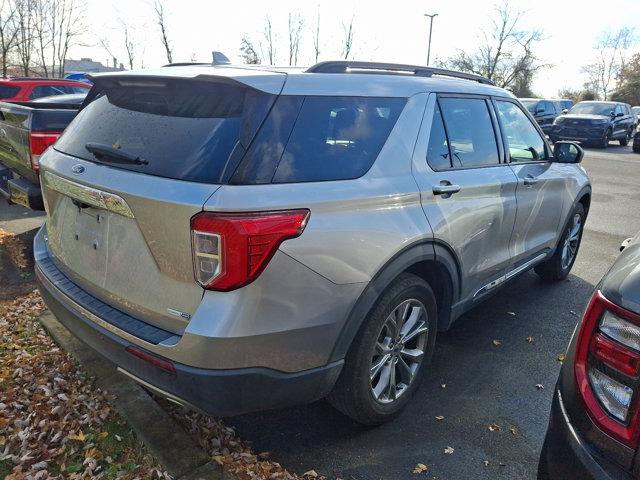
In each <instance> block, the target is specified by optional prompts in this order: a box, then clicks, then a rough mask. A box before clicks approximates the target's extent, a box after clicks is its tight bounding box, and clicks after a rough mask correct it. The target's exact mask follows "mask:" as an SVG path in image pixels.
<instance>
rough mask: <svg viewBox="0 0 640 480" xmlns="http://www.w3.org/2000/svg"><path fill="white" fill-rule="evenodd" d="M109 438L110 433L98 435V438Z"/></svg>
mask: <svg viewBox="0 0 640 480" xmlns="http://www.w3.org/2000/svg"><path fill="white" fill-rule="evenodd" d="M108 436H109V432H100V433H99V434H98V438H107V437H108Z"/></svg>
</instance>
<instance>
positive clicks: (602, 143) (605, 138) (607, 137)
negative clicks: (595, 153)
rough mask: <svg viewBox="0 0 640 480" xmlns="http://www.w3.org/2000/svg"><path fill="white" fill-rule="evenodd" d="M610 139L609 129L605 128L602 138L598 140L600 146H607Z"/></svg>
mask: <svg viewBox="0 0 640 480" xmlns="http://www.w3.org/2000/svg"><path fill="white" fill-rule="evenodd" d="M610 140H611V130H607V131H605V132H604V135H603V136H602V140H600V148H607V147H608V146H609V141H610Z"/></svg>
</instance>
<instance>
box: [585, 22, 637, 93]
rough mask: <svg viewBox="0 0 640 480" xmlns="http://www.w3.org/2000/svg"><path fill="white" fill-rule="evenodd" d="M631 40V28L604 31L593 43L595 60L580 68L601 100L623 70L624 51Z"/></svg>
mask: <svg viewBox="0 0 640 480" xmlns="http://www.w3.org/2000/svg"><path fill="white" fill-rule="evenodd" d="M633 41H634V38H633V29H631V28H627V27H623V28H621V29H620V30H618V31H616V32H611V31H606V32H604V33H603V34H602V35H600V38H599V39H598V41H597V42H596V44H595V45H594V50H595V52H596V54H595V60H594V62H593V63H591V64H589V65H586V66H585V67H583V69H582V70H583V71H584V72H585V73H586V74H587V77H588V83H589V84H590V85H593V87H594V88H595V91H596V93H597V94H598V95H599V96H600V97H601V98H602V99H603V100H607V99H608V98H609V94H610V93H611V91H612V90H613V89H614V88H613V87H614V86H615V81H616V78H617V77H618V75H619V74H620V72H621V71H622V70H624V67H625V63H626V53H627V51H628V49H629V47H630V46H631V45H632V43H633Z"/></svg>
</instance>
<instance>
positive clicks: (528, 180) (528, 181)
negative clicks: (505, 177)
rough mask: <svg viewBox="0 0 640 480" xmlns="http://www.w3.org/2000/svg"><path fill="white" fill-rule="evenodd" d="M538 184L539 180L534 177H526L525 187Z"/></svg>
mask: <svg viewBox="0 0 640 480" xmlns="http://www.w3.org/2000/svg"><path fill="white" fill-rule="evenodd" d="M536 183H538V179H537V178H536V177H534V176H533V175H527V176H526V177H524V184H525V185H527V186H531V185H535V184H536Z"/></svg>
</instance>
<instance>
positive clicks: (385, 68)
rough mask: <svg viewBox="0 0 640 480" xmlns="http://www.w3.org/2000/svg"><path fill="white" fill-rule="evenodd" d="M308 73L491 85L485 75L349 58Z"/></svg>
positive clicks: (313, 67) (318, 64)
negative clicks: (407, 76)
mask: <svg viewBox="0 0 640 480" xmlns="http://www.w3.org/2000/svg"><path fill="white" fill-rule="evenodd" d="M306 72H308V73H378V74H380V73H382V74H385V73H386V74H390V75H401V74H410V75H415V76H418V77H433V76H438V77H453V78H461V79H464V80H471V81H474V82H479V83H484V84H486V85H493V82H492V81H491V80H489V79H488V78H486V77H483V76H481V75H476V74H474V73H464V72H456V71H455V70H446V69H444V68H435V67H423V66H420V65H404V64H401V63H381V62H357V61H350V60H334V61H328V62H320V63H316V64H315V65H313V66H312V67H309V68H308V69H307V70H306Z"/></svg>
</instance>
